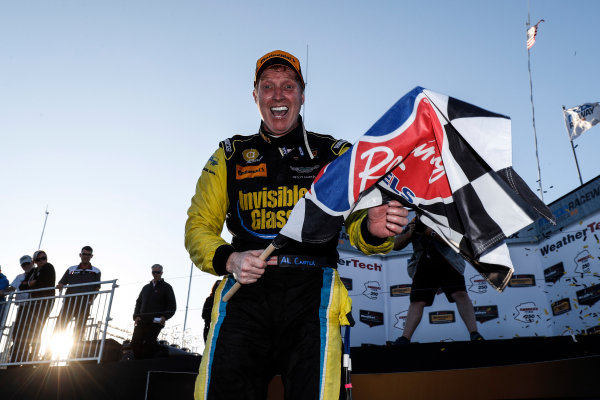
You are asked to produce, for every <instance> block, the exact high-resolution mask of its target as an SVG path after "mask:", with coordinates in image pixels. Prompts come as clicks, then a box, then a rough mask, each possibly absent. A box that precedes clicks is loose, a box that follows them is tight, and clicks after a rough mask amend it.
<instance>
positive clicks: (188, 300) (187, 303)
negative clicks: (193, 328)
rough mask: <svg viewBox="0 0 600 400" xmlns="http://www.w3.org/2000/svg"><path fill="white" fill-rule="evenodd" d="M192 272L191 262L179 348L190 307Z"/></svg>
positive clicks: (183, 336)
mask: <svg viewBox="0 0 600 400" xmlns="http://www.w3.org/2000/svg"><path fill="white" fill-rule="evenodd" d="M193 272H194V262H193V261H192V265H191V266H190V280H189V283H188V293H187V301H186V302H185V317H184V318H183V332H182V333H181V347H184V346H183V340H184V339H185V329H186V327H187V316H188V309H189V306H190V290H191V289H192V274H193Z"/></svg>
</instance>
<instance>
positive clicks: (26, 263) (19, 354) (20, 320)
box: [8, 255, 34, 362]
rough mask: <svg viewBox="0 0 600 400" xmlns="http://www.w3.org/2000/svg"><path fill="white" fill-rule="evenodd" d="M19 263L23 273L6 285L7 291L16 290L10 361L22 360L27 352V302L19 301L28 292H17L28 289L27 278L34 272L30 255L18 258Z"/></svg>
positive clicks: (26, 296) (25, 297) (27, 295)
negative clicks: (15, 311) (15, 312)
mask: <svg viewBox="0 0 600 400" xmlns="http://www.w3.org/2000/svg"><path fill="white" fill-rule="evenodd" d="M19 263H20V264H21V268H23V273H22V274H19V275H17V276H16V278H15V279H14V280H13V281H12V282H11V284H10V286H9V287H8V291H14V290H17V293H16V295H15V300H16V301H17V303H16V304H17V306H18V307H19V308H18V309H17V316H16V317H15V322H14V325H13V330H12V340H13V347H12V354H11V358H10V361H11V362H16V361H20V360H23V359H24V358H25V355H26V354H28V353H29V344H30V342H29V339H28V334H27V332H28V331H29V329H27V323H28V321H27V316H28V314H29V313H28V312H27V311H28V307H29V303H21V301H23V300H27V299H28V298H29V293H18V292H20V291H23V290H29V278H30V277H31V275H32V274H33V272H34V267H33V260H32V258H31V256H29V255H24V256H23V257H21V258H20V259H19Z"/></svg>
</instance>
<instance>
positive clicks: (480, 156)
mask: <svg viewBox="0 0 600 400" xmlns="http://www.w3.org/2000/svg"><path fill="white" fill-rule="evenodd" d="M423 92H424V93H425V95H426V96H427V97H428V99H429V100H430V102H431V103H432V104H433V106H434V109H435V111H436V113H437V117H438V119H439V121H440V123H441V124H442V126H443V131H444V140H443V144H442V145H441V148H439V147H438V150H439V151H440V154H441V157H442V160H443V164H444V168H445V171H446V177H447V178H448V183H449V185H450V188H451V190H452V199H451V200H448V199H441V198H440V199H439V201H435V202H427V203H425V202H423V203H416V204H413V205H412V206H413V207H414V208H416V209H417V212H418V213H419V214H421V220H422V221H423V222H424V223H425V224H426V225H428V226H429V227H431V228H432V229H433V230H435V231H436V232H437V233H438V234H439V235H440V236H441V237H442V238H444V239H445V241H446V242H447V243H448V244H449V245H451V246H452V247H454V248H455V250H457V251H460V253H461V254H462V255H463V256H464V257H465V258H466V259H467V260H468V261H470V262H471V264H473V266H474V267H475V268H476V269H477V270H478V271H479V272H480V273H481V274H482V275H483V276H484V277H485V278H486V279H487V281H488V282H489V283H490V284H491V285H492V286H494V287H495V288H496V289H498V290H502V289H504V287H505V286H506V284H507V283H508V281H509V280H510V277H511V275H512V270H513V268H512V263H511V261H510V255H509V253H508V248H507V247H506V245H505V244H504V241H505V240H506V238H507V237H509V236H510V235H512V234H514V233H515V232H518V231H519V230H521V229H522V228H524V227H526V226H527V225H529V224H531V223H532V222H534V221H535V220H537V219H538V218H540V217H544V218H546V219H548V220H550V221H553V220H554V217H553V215H552V213H551V212H550V210H549V209H548V208H547V207H546V205H545V204H544V203H543V202H542V201H541V200H539V198H538V197H537V196H536V195H535V194H534V193H533V192H532V191H531V190H530V189H529V187H528V186H527V185H526V184H525V182H524V181H523V180H522V179H521V177H520V176H519V175H518V174H517V173H516V172H515V171H514V170H513V168H512V160H511V150H512V149H511V134H510V119H509V118H508V117H505V116H503V115H499V114H496V113H492V112H489V111H486V110H484V109H481V108H479V107H476V106H473V105H471V104H468V103H465V102H463V101H460V100H457V99H454V98H452V97H448V96H444V95H440V94H438V93H434V92H431V91H429V90H424V91H423ZM438 146H439V144H438ZM379 189H380V190H382V191H383V192H384V193H385V194H387V195H390V196H391V197H393V198H398V196H397V194H395V193H394V192H393V191H390V190H388V188H387V187H386V186H385V185H383V184H381V183H380V184H379Z"/></svg>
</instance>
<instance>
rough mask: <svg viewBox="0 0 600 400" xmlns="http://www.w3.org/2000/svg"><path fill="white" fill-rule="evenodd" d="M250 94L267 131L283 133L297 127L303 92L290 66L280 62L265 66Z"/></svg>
mask: <svg viewBox="0 0 600 400" xmlns="http://www.w3.org/2000/svg"><path fill="white" fill-rule="evenodd" d="M252 95H253V96H254V101H255V102H256V105H257V106H258V111H259V112H260V116H261V118H262V120H263V122H264V125H265V128H266V129H267V131H268V132H269V133H271V134H273V135H276V136H283V135H285V134H287V133H290V132H291V131H292V130H293V129H294V128H296V126H298V115H299V114H300V108H301V107H302V104H304V93H303V92H302V87H301V86H300V83H299V82H298V76H297V75H296V73H295V72H294V71H293V70H292V69H291V68H289V67H286V66H283V65H273V66H271V67H269V68H267V69H266V70H265V71H264V72H263V73H262V74H261V75H260V78H259V80H258V84H257V85H256V88H255V89H254V92H253V93H252Z"/></svg>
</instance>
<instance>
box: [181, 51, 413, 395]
mask: <svg viewBox="0 0 600 400" xmlns="http://www.w3.org/2000/svg"><path fill="white" fill-rule="evenodd" d="M254 86H255V89H254V92H253V96H254V100H255V102H256V104H257V106H258V108H259V112H260V114H261V118H262V122H261V125H260V129H259V132H258V133H256V134H254V135H250V136H234V137H232V138H229V139H227V140H225V141H223V142H221V143H220V145H219V148H218V149H217V151H216V152H215V153H214V154H213V155H212V156H211V157H210V159H209V161H208V162H207V163H206V166H205V167H204V169H203V171H202V175H201V176H200V179H199V181H198V184H197V187H196V194H195V195H194V197H193V198H192V204H191V206H190V208H189V210H188V219H187V222H186V227H185V245H186V248H187V250H188V251H189V253H190V257H191V258H192V260H193V262H194V263H195V264H196V265H197V266H198V267H200V268H201V269H202V270H203V271H205V272H208V273H211V274H214V275H218V276H222V275H227V276H226V279H223V281H222V282H221V283H220V285H219V287H218V288H217V290H216V291H215V298H214V306H213V309H212V317H211V321H212V323H211V328H210V331H209V334H208V338H207V341H206V347H205V350H204V355H203V357H202V363H201V365H200V371H199V375H198V378H197V380H196V391H195V397H196V399H226V400H231V399H264V398H266V396H267V387H268V384H269V382H270V380H271V379H272V377H273V376H274V375H275V374H277V373H279V374H281V377H282V380H283V384H284V391H285V398H286V399H316V398H321V399H334V398H338V396H339V392H340V371H341V366H340V361H341V336H340V325H348V324H349V320H348V317H349V316H350V312H351V300H350V298H349V297H348V293H347V291H346V289H345V288H344V286H343V284H342V283H341V281H340V278H339V275H338V273H337V270H336V266H337V260H338V253H337V250H336V247H337V238H334V239H332V240H330V241H329V242H327V243H324V244H319V245H314V244H306V243H300V242H296V241H292V240H290V243H288V244H287V245H286V246H284V247H283V248H282V249H280V250H277V251H275V252H274V253H273V254H272V255H271V258H270V259H269V260H268V261H263V260H261V259H260V258H259V256H260V254H261V253H262V251H263V249H265V248H266V247H267V246H268V245H269V243H270V242H271V240H272V239H273V238H274V237H275V236H276V235H277V233H278V232H279V230H280V229H281V228H282V227H283V225H284V224H285V223H286V221H287V218H288V216H289V214H290V212H291V210H292V208H293V206H294V205H295V204H296V202H297V201H298V199H299V198H301V197H302V196H303V195H304V193H305V192H306V191H307V190H308V189H309V188H310V185H311V183H312V181H313V180H314V178H315V177H316V175H317V174H318V172H319V171H320V169H321V168H322V167H323V166H325V165H326V164H327V163H329V162H330V161H332V160H334V159H335V158H336V157H338V156H339V155H340V154H342V153H343V152H344V151H346V150H347V149H348V148H349V146H350V145H349V144H348V143H347V142H346V141H343V140H336V139H334V138H332V137H331V136H327V135H321V134H318V133H314V132H307V131H306V130H305V129H304V125H303V122H302V119H301V117H300V115H299V114H300V108H301V106H302V104H303V103H304V80H303V78H302V73H301V71H300V63H299V61H298V59H297V58H296V57H294V56H293V55H291V54H289V53H286V52H283V51H279V50H277V51H273V52H271V53H268V54H266V55H265V56H263V57H261V58H260V59H259V60H258V61H257V65H256V71H255V82H254ZM407 214H408V213H407V211H406V210H405V209H404V208H402V207H400V204H399V203H397V202H392V203H390V204H388V205H384V206H380V207H376V208H373V209H370V210H369V211H368V212H366V211H363V212H362V213H355V214H353V215H351V216H350V218H348V220H347V224H346V225H347V231H348V234H349V235H350V238H351V243H352V244H353V245H355V246H356V247H358V248H359V249H361V251H363V252H365V253H366V254H374V253H385V252H387V251H389V250H390V249H391V248H392V246H393V236H394V235H395V234H397V233H399V232H400V231H401V230H402V226H403V225H406V224H407V222H408V221H407V220H406V216H407ZM223 223H226V224H227V228H228V230H229V232H231V234H232V243H231V244H228V243H226V242H225V241H224V240H223V239H222V238H221V237H220V233H221V230H222V227H223ZM267 265H268V267H267ZM236 281H237V282H239V283H241V284H242V285H243V286H242V287H241V289H240V290H239V291H238V292H237V293H236V294H235V296H233V297H232V298H231V299H230V300H229V301H228V302H223V301H222V297H223V296H224V295H225V294H226V293H227V292H228V291H229V290H230V289H231V287H232V286H233V284H234V283H235V282H236Z"/></svg>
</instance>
